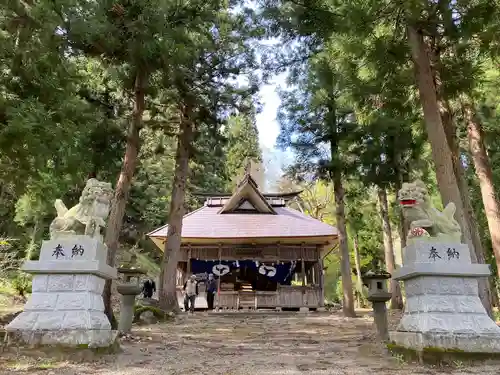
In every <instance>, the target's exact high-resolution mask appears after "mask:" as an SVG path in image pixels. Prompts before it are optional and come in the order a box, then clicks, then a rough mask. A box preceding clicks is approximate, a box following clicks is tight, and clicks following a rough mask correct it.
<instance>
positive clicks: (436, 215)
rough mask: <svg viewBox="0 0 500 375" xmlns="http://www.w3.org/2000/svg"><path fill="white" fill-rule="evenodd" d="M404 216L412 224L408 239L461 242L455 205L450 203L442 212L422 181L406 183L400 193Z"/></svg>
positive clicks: (399, 197)
mask: <svg viewBox="0 0 500 375" xmlns="http://www.w3.org/2000/svg"><path fill="white" fill-rule="evenodd" d="M398 199H399V201H400V204H401V206H402V208H403V214H404V216H405V218H406V219H407V220H408V221H409V224H410V233H409V235H408V237H416V236H421V235H422V234H423V233H425V234H427V235H429V236H431V237H442V236H445V237H448V238H453V239H455V240H458V241H460V238H461V236H462V233H461V229H460V225H459V224H458V222H457V221H456V220H455V218H454V217H453V216H454V214H455V209H456V207H455V204H454V203H453V202H450V203H448V204H447V205H446V207H445V208H444V210H443V211H442V212H441V211H439V210H437V209H436V208H435V207H434V206H433V205H432V202H431V200H430V197H429V194H428V191H427V188H426V186H425V185H424V183H423V182H422V181H415V182H413V183H404V184H403V186H402V188H401V190H400V191H399V193H398Z"/></svg>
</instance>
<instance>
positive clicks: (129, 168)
mask: <svg viewBox="0 0 500 375" xmlns="http://www.w3.org/2000/svg"><path fill="white" fill-rule="evenodd" d="M147 80H148V77H147V74H146V73H145V72H143V71H139V72H138V73H137V75H136V77H135V87H134V96H135V103H134V109H133V111H132V117H131V119H130V123H129V127H128V131H127V145H126V147H125V156H124V157H123V162H122V168H121V171H120V175H119V177H118V182H117V183H116V187H115V194H114V197H113V203H112V205H111V212H110V214H109V218H108V225H107V228H106V236H105V239H104V242H105V243H106V245H107V246H108V257H107V263H108V265H110V266H111V267H114V265H115V258H116V251H117V250H118V240H119V236H120V230H121V227H122V224H123V216H124V215H125V207H126V205H127V200H128V195H129V191H130V186H131V185H132V178H133V177H134V172H135V167H136V165H137V157H138V155H139V147H140V138H139V132H140V130H141V128H142V126H143V121H142V115H143V113H144V109H145V102H144V95H145V94H144V90H145V88H146V85H147ZM111 283H112V282H111V280H107V281H106V283H105V285H104V291H103V300H104V312H105V314H106V316H107V317H108V319H109V321H110V322H111V324H112V325H113V328H116V320H115V318H114V315H113V309H112V307H111Z"/></svg>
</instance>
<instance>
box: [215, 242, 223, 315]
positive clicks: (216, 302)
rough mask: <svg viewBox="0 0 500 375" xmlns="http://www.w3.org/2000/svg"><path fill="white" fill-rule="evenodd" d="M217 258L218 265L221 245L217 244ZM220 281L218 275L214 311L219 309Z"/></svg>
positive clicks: (220, 258) (220, 259) (220, 256)
mask: <svg viewBox="0 0 500 375" xmlns="http://www.w3.org/2000/svg"><path fill="white" fill-rule="evenodd" d="M217 258H219V264H220V263H221V261H222V244H221V243H219V245H218V246H217ZM220 279H221V276H220V275H219V278H218V279H217V298H216V299H215V306H216V310H219V309H220Z"/></svg>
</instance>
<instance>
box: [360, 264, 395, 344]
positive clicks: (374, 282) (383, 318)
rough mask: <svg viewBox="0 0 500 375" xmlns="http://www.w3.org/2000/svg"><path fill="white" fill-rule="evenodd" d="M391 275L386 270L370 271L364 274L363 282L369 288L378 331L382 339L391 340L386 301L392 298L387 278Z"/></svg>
mask: <svg viewBox="0 0 500 375" xmlns="http://www.w3.org/2000/svg"><path fill="white" fill-rule="evenodd" d="M390 278H391V275H390V274H389V273H387V272H385V271H382V272H377V273H375V272H373V271H368V272H367V273H366V274H365V275H364V276H363V284H364V285H365V286H366V287H367V288H368V297H367V299H368V301H370V302H371V303H372V306H373V318H374V320H375V326H376V327H377V333H378V336H379V338H380V339H381V340H382V341H388V340H389V328H388V324H387V308H386V306H385V303H386V302H387V301H389V300H390V299H391V296H392V295H391V293H389V291H388V290H387V280H388V279H390Z"/></svg>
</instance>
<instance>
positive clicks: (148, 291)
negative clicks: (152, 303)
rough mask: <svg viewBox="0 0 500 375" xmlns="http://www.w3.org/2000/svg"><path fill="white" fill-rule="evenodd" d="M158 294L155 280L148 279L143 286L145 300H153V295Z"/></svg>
mask: <svg viewBox="0 0 500 375" xmlns="http://www.w3.org/2000/svg"><path fill="white" fill-rule="evenodd" d="M154 292H156V284H155V282H154V281H153V280H151V279H147V280H146V281H144V284H143V286H142V293H143V295H144V298H153V293H154Z"/></svg>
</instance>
